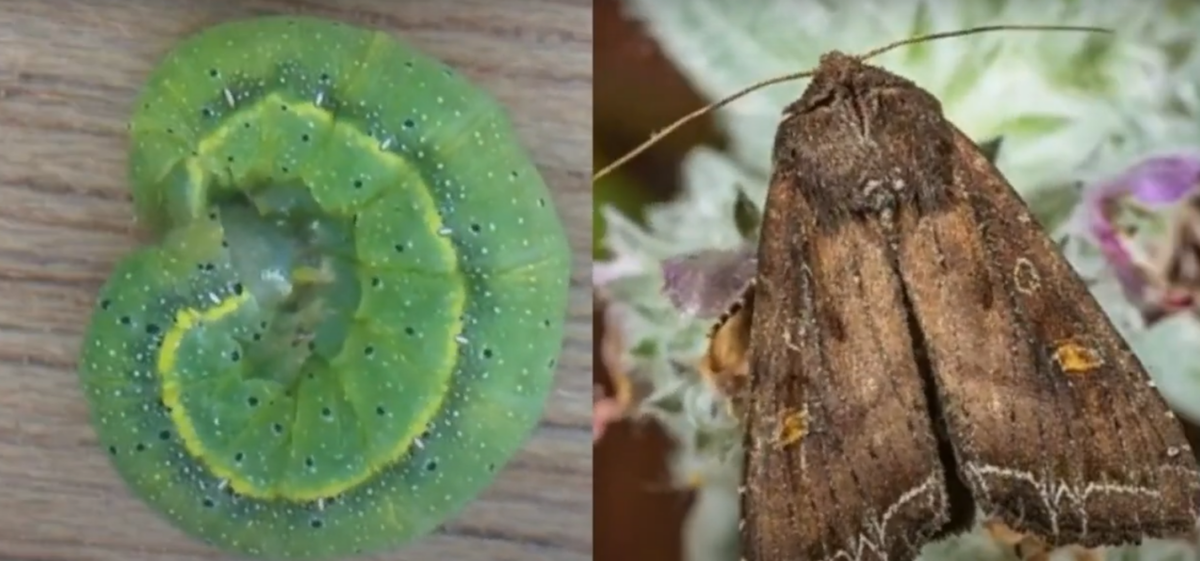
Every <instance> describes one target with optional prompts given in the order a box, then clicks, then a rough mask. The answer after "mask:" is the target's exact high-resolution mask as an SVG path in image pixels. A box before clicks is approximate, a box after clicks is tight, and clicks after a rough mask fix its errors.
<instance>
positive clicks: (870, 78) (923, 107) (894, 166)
mask: <svg viewBox="0 0 1200 561" xmlns="http://www.w3.org/2000/svg"><path fill="white" fill-rule="evenodd" d="M952 131H953V128H952V127H950V126H949V124H948V123H947V122H946V120H945V118H944V117H943V114H942V106H941V103H940V102H939V101H938V100H937V98H935V97H934V96H932V95H930V94H929V93H928V92H926V91H925V90H923V89H921V88H920V87H919V86H917V85H916V84H915V83H913V82H912V81H910V80H907V79H905V78H902V77H900V76H897V75H895V74H892V73H891V72H888V71H887V70H884V69H882V68H879V67H875V66H870V65H867V64H864V63H863V62H861V61H860V60H859V59H857V58H855V57H853V56H849V55H846V54H843V53H840V52H836V51H834V52H831V53H828V54H826V55H824V56H822V57H821V63H820V65H819V66H818V67H817V70H816V72H815V73H814V75H813V79H812V82H811V83H809V85H808V88H807V89H805V90H804V94H803V95H801V96H800V99H798V100H797V101H796V102H794V103H792V104H791V105H789V106H788V107H787V109H786V110H785V112H784V118H783V121H782V123H781V124H780V126H779V131H778V133H777V136H776V141H775V142H776V143H775V169H776V172H777V173H794V174H795V175H797V176H799V179H800V180H799V181H797V182H796V184H797V185H798V186H799V187H800V189H801V190H802V191H803V192H804V196H805V198H807V199H810V201H811V206H812V208H813V211H814V212H817V213H821V214H827V215H830V216H836V215H839V214H842V213H844V212H847V211H852V212H863V211H873V210H874V211H878V210H883V209H884V208H891V207H895V206H897V205H899V204H901V202H902V200H904V199H912V198H924V197H925V196H926V195H930V194H932V195H934V196H935V198H937V197H938V196H939V195H940V193H937V192H931V191H929V190H931V189H936V190H941V189H944V188H945V186H946V185H948V184H950V183H951V180H952V178H951V177H950V173H952V170H951V168H950V167H948V166H947V165H946V163H947V162H948V161H949V159H950V156H951V154H952V153H953V151H954V137H953V132H952ZM880 186H882V187H883V189H882V190H881V189H879V187H880Z"/></svg>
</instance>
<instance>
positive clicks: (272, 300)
mask: <svg viewBox="0 0 1200 561" xmlns="http://www.w3.org/2000/svg"><path fill="white" fill-rule="evenodd" d="M507 119H508V118H507V116H506V115H505V113H504V111H503V110H502V109H501V108H500V106H499V105H498V104H497V102H496V101H494V100H493V99H492V98H491V97H489V96H488V95H487V94H486V93H484V92H482V91H481V90H479V89H477V88H476V87H474V86H473V85H472V84H470V83H469V82H468V81H466V80H465V79H464V78H463V77H462V76H461V75H459V74H457V73H456V72H454V71H453V70H452V69H450V68H448V67H447V66H446V65H444V64H443V63H441V62H439V61H437V60H435V59H433V58H430V57H428V56H427V55H423V54H421V53H420V52H418V51H416V50H414V49H412V48H411V47H409V46H406V45H404V44H403V43H401V42H399V41H398V40H397V39H395V38H394V37H392V36H389V35H386V34H384V33H381V32H375V31H370V30H365V29H360V28H356V27H353V26H350V25H346V24H342V23H337V22H331V21H325V20H320V19H313V18H305V17H279V16H271V17H262V18H255V19H248V20H241V21H235V22H230V23H224V24H220V25H217V26H214V27H210V28H208V29H206V30H203V31H201V32H200V33H198V34H196V35H193V36H191V37H189V38H187V39H185V40H183V41H182V42H181V43H180V44H179V45H178V46H177V47H176V48H175V49H174V50H173V51H172V52H170V53H169V54H168V55H167V56H166V58H165V60H163V61H162V63H161V65H160V66H158V67H157V68H156V69H155V70H154V71H153V73H152V74H151V76H150V78H149V80H148V82H147V83H146V85H145V86H144V88H143V90H142V91H141V93H140V95H139V98H138V101H137V106H136V109H135V113H134V115H133V117H132V119H131V122H130V136H131V144H132V147H131V155H130V164H129V174H130V181H131V183H132V192H133V201H134V207H135V210H136V212H137V215H138V219H139V221H140V222H141V223H143V224H145V225H146V226H147V227H148V229H149V230H151V231H152V232H153V233H154V234H155V235H156V236H157V241H156V243H154V244H153V245H149V246H145V247H141V248H138V249H135V250H134V251H133V252H132V253H131V254H130V255H128V256H126V257H125V258H123V259H122V260H121V261H120V262H119V263H118V264H117V266H116V268H115V271H114V272H113V273H112V275H111V276H110V278H109V279H108V280H107V281H106V283H105V285H104V286H103V288H102V289H101V292H100V294H99V297H98V299H97V305H96V308H95V310H94V312H93V314H92V316H91V319H90V323H89V325H88V328H87V332H86V336H85V340H84V344H83V349H82V356H81V360H80V367H79V370H80V378H81V380H82V385H83V388H84V390H85V392H86V395H87V398H88V401H89V405H90V410H91V416H92V421H93V424H94V425H95V427H96V430H97V432H98V437H99V441H100V443H101V445H102V446H103V448H104V449H105V450H106V451H107V453H108V454H109V455H110V457H111V459H112V462H113V464H114V465H115V467H116V470H117V471H118V472H119V473H120V475H121V476H122V477H123V479H124V480H125V481H126V482H127V483H128V485H129V487H130V488H131V489H132V491H133V492H134V493H136V494H137V495H138V496H140V497H141V498H142V499H143V500H145V501H146V502H147V503H148V504H149V505H151V506H152V507H153V508H155V509H156V510H158V511H159V512H161V513H162V514H163V515H165V516H166V517H167V518H168V519H169V520H171V521H172V523H174V524H175V525H176V526H177V527H179V528H180V529H182V530H183V531H185V532H187V533H189V534H191V535H193V536H195V537H197V538H199V539H202V540H204V541H206V542H208V543H210V544H213V545H215V546H217V547H220V548H222V549H224V550H227V551H231V552H237V553H240V554H245V555H250V556H258V557H270V558H288V559H299V558H328V557H334V556H341V555H348V554H355V553H367V552H372V551H379V550H382V549H388V548H395V547H400V546H401V545H403V544H405V543H407V542H409V541H411V540H413V539H416V538H418V537H420V536H422V535H424V534H427V533H428V532H430V531H431V530H432V529H433V528H434V527H435V526H437V525H439V524H440V523H442V522H443V521H445V520H446V519H448V518H449V517H451V516H454V515H455V514H456V513H457V512H458V511H460V510H461V509H462V508H463V507H464V506H465V505H466V503H467V502H468V501H470V500H471V499H472V498H474V497H475V496H476V495H478V494H479V493H480V492H482V490H483V489H484V488H485V487H486V486H487V485H488V484H489V483H490V482H491V481H492V480H493V479H494V478H495V476H496V473H497V471H498V470H499V469H500V468H501V467H502V466H503V465H504V464H505V463H506V462H507V461H508V460H509V459H510V458H511V456H512V455H513V454H514V453H515V452H516V450H517V449H518V447H519V446H520V445H521V444H522V443H523V442H524V441H525V440H526V438H527V437H528V436H529V434H530V433H531V432H532V430H533V428H534V426H535V425H536V423H537V421H538V419H539V418H540V416H541V414H542V412H543V408H544V404H545V400H546V398H547V395H548V393H549V388H550V385H551V381H552V377H553V373H554V371H555V366H556V365H555V360H556V357H557V356H558V355H559V352H560V349H561V345H562V339H563V324H564V317H565V314H566V306H567V288H568V275H569V267H570V253H569V248H568V246H567V241H566V235H565V233H564V231H563V226H562V223H561V221H560V219H559V218H558V216H557V215H556V214H555V212H554V207H553V205H552V204H551V202H550V198H549V193H548V190H547V188H546V185H545V184H544V182H543V180H542V179H541V177H540V176H539V174H538V171H537V169H535V167H534V166H533V164H532V163H531V162H530V160H529V158H528V156H527V154H526V153H525V152H524V151H523V149H522V148H521V147H520V146H519V144H518V143H517V141H516V138H515V134H514V132H513V130H512V127H511V124H510V123H509V121H508V120H507Z"/></svg>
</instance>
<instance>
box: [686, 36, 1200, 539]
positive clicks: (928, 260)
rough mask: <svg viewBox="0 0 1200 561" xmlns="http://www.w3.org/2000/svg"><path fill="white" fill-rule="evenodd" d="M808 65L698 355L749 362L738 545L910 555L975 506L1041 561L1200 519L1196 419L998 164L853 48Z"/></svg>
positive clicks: (1186, 532) (922, 97)
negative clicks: (1183, 417)
mask: <svg viewBox="0 0 1200 561" xmlns="http://www.w3.org/2000/svg"><path fill="white" fill-rule="evenodd" d="M812 76H813V77H812V81H811V83H810V84H809V85H808V87H807V88H806V90H805V91H804V93H803V95H802V96H801V97H800V99H799V100H797V101H796V102H794V103H793V104H791V105H790V106H788V107H787V108H786V109H785V110H784V113H783V119H782V121H781V123H780V125H779V128H778V132H777V135H776V139H775V149H774V155H773V174H772V177H771V183H770V187H769V191H768V195H767V200H766V205H765V209H764V212H763V216H762V226H761V233H760V236H759V243H758V248H757V252H756V263H755V266H756V273H755V275H754V278H753V280H750V279H746V280H745V282H744V289H743V293H742V294H741V296H740V297H738V298H735V299H733V300H732V303H731V305H730V311H729V312H728V313H726V314H724V315H723V316H722V317H721V319H720V320H719V321H718V322H717V325H716V326H715V327H714V329H713V332H712V334H713V342H712V344H711V345H710V350H709V354H708V356H706V358H705V361H706V362H705V364H706V365H707V366H708V367H710V368H716V369H719V370H720V372H715V373H713V374H714V375H717V376H718V377H720V375H721V374H722V373H725V379H730V380H737V379H740V380H741V383H738V384H736V385H735V388H740V389H735V395H733V397H734V401H735V403H737V404H739V408H738V409H739V410H741V413H742V415H743V425H744V430H745V435H744V445H745V453H746V458H745V468H744V474H743V495H742V496H743V502H742V512H743V523H742V548H743V553H742V555H743V559H745V560H746V561H782V560H804V561H818V560H868V559H870V560H885V559H889V560H893V561H895V560H907V559H913V558H914V557H916V556H917V555H918V554H919V552H920V550H921V549H922V547H924V546H925V545H926V544H928V543H930V542H931V541H933V540H936V539H939V538H941V537H943V536H946V535H949V534H952V533H956V532H960V531H964V530H967V529H969V528H970V527H972V526H973V525H975V524H980V523H983V525H984V527H985V529H987V530H988V531H989V532H990V533H991V534H992V535H993V536H995V537H997V539H1001V540H1002V541H1005V542H1006V543H1011V544H1012V545H1013V547H1014V550H1016V551H1017V552H1018V553H1019V554H1020V555H1021V556H1022V557H1026V558H1042V557H1044V555H1045V551H1046V549H1048V548H1053V547H1058V546H1060V545H1077V546H1083V547H1087V548H1091V547H1096V546H1103V545H1117V544H1125V543H1138V542H1140V541H1141V540H1142V539H1143V538H1145V537H1183V536H1188V537H1190V536H1191V535H1192V532H1193V531H1194V529H1195V525H1196V519H1197V515H1198V514H1200V469H1198V467H1197V463H1196V459H1195V456H1194V455H1193V452H1192V447H1191V445H1190V444H1189V442H1188V440H1187V439H1186V437H1185V435H1184V432H1183V428H1182V426H1181V425H1180V423H1179V422H1178V421H1177V420H1176V419H1175V418H1174V416H1173V414H1172V413H1171V411H1170V410H1169V409H1168V408H1167V405H1166V403H1165V401H1164V400H1163V398H1162V397H1161V396H1160V395H1159V394H1158V393H1157V391H1156V390H1155V389H1154V388H1153V386H1152V383H1151V381H1150V378H1149V376H1148V375H1147V373H1146V371H1145V369H1144V368H1143V367H1142V365H1141V363H1140V362H1139V361H1138V359H1137V358H1136V357H1135V356H1134V354H1133V353H1132V351H1131V350H1130V348H1129V346H1128V345H1127V344H1126V343H1125V342H1124V341H1123V340H1122V339H1121V337H1120V336H1119V335H1118V333H1117V332H1116V330H1115V329H1114V327H1113V325H1112V323H1111V322H1110V321H1109V319H1108V318H1107V317H1106V316H1105V314H1104V312H1103V311H1102V309H1101V308H1100V306H1099V305H1098V304H1097V302H1096V301H1095V300H1094V298H1093V297H1092V296H1091V294H1090V293H1089V292H1088V289H1087V285H1086V284H1085V282H1084V281H1083V280H1082V279H1081V278H1080V277H1079V276H1078V274H1077V273H1076V272H1075V271H1074V270H1073V269H1072V267H1071V266H1070V265H1069V264H1068V263H1067V262H1066V261H1065V260H1064V259H1063V258H1062V257H1061V255H1060V253H1059V252H1058V248H1057V246H1056V244H1055V242H1054V241H1052V240H1051V239H1050V238H1049V237H1048V236H1047V234H1046V233H1045V232H1044V231H1043V230H1042V228H1041V227H1040V226H1039V224H1038V223H1037V221H1036V220H1035V218H1034V217H1033V215H1032V214H1031V213H1030V210H1029V209H1028V207H1027V206H1026V205H1025V204H1024V202H1023V201H1022V199H1021V198H1020V196H1019V195H1018V194H1017V193H1016V191H1015V190H1014V189H1013V188H1012V187H1011V186H1010V185H1009V184H1008V182H1007V181H1006V180H1005V178H1004V177H1003V175H1001V173H1000V172H999V171H998V170H997V169H996V168H995V167H994V166H993V165H992V164H991V163H990V162H989V161H988V158H987V157H986V156H985V154H984V153H983V152H982V151H981V149H980V147H979V146H977V145H976V144H975V143H974V142H972V141H971V140H970V139H968V138H967V137H966V136H965V135H964V134H963V133H962V132H961V131H960V130H959V129H958V128H957V127H955V126H954V125H953V124H952V123H950V122H949V121H947V120H946V118H945V116H944V115H943V113H942V108H941V104H940V103H939V101H938V100H937V99H936V98H935V97H933V96H932V95H930V94H929V93H928V92H926V91H924V90H922V89H921V88H920V87H918V86H917V85H916V84H914V83H913V82H911V81H909V80H907V79H904V78H902V77H899V76H896V75H894V74H891V73H889V72H888V71H886V70H884V69H882V68H878V67H874V66H870V65H867V64H865V63H863V62H862V57H853V56H849V55H845V54H842V53H839V52H831V53H829V54H827V55H825V56H823V57H822V59H821V62H820V66H819V67H818V68H817V70H816V71H815V72H814V73H813V74H812ZM776 81H779V80H776ZM726 257H727V256H726ZM687 263H688V264H690V265H691V266H694V267H696V268H698V269H699V268H703V265H704V264H705V261H704V260H697V259H691V260H689V261H687ZM708 265H712V262H709V263H708ZM726 265H728V264H726ZM671 266H680V265H679V263H674V264H672V265H671ZM717 269H719V267H713V268H712V269H711V270H717ZM743 275H744V271H743ZM734 276H736V275H731V276H730V278H725V279H723V280H722V281H721V282H720V283H719V285H720V286H724V287H725V289H723V290H717V291H713V292H712V293H707V292H705V291H704V290H702V289H700V288H697V287H694V286H692V287H687V288H681V287H680V286H679V284H680V281H679V279H680V278H685V279H689V281H688V282H701V280H700V279H703V278H704V276H703V275H693V276H684V275H681V274H678V272H677V274H676V277H675V284H671V279H670V278H668V292H673V293H674V294H675V295H676V297H678V295H679V294H688V295H691V296H692V297H693V298H697V299H703V300H704V301H705V302H706V303H707V304H708V305H713V304H714V303H717V302H721V301H725V300H729V296H728V286H729V285H730V284H731V280H732V277H734ZM747 302H749V303H752V305H750V306H747V305H746V303H747ZM733 319H737V322H733V321H732V320H733ZM730 341H732V343H729V342H730ZM726 343H729V344H726ZM729 349H733V351H729ZM727 351H728V352H727ZM714 357H716V358H714ZM738 361H741V363H740V364H739V362H738ZM729 373H733V374H729ZM1013 536H1023V537H1020V538H1014V537H1013Z"/></svg>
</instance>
